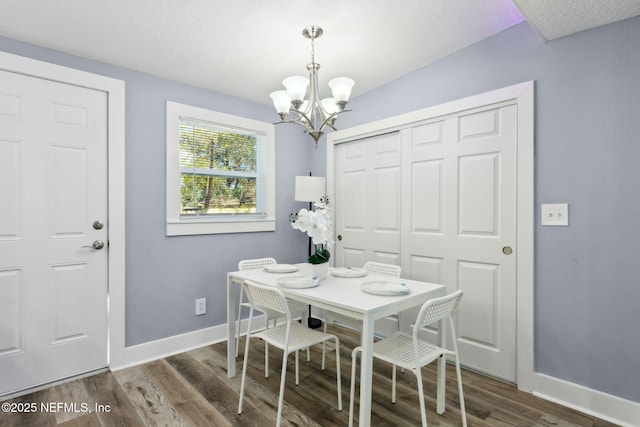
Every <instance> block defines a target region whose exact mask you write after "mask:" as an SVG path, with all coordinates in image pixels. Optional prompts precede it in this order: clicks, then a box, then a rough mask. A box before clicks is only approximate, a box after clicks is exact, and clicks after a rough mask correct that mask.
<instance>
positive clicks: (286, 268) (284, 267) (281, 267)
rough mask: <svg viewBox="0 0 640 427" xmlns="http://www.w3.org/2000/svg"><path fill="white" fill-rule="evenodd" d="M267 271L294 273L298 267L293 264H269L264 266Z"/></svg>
mask: <svg viewBox="0 0 640 427" xmlns="http://www.w3.org/2000/svg"><path fill="white" fill-rule="evenodd" d="M262 268H263V269H264V271H266V272H267V273H293V272H294V271H298V267H296V266H295V265H291V264H269V265H265V266H264V267H262Z"/></svg>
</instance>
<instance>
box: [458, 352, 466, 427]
mask: <svg viewBox="0 0 640 427" xmlns="http://www.w3.org/2000/svg"><path fill="white" fill-rule="evenodd" d="M456 377H457V378H458V395H459V399H460V415H462V427H467V413H466V411H465V407H464V395H463V393H462V374H461V373H460V360H459V359H458V354H457V353H456Z"/></svg>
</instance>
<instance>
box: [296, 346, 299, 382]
mask: <svg viewBox="0 0 640 427" xmlns="http://www.w3.org/2000/svg"><path fill="white" fill-rule="evenodd" d="M299 353H300V352H299V351H298V350H296V385H300V356H299Z"/></svg>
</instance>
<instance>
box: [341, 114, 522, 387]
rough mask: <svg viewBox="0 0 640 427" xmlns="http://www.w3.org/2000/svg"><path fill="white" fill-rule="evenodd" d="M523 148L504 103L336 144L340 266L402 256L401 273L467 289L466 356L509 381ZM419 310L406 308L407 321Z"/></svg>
mask: <svg viewBox="0 0 640 427" xmlns="http://www.w3.org/2000/svg"><path fill="white" fill-rule="evenodd" d="M516 147H517V106H516V105H515V104H513V103H503V104H492V105H490V106H485V107H481V108H476V109H473V110H464V111H460V112H455V113H451V114H448V115H446V116H444V117H438V118H434V119H431V120H429V121H424V122H421V123H420V124H414V125H407V126H406V127H404V128H403V129H402V130H400V131H398V132H393V133H389V134H384V135H380V136H374V137H368V138H365V139H358V140H354V141H351V142H345V143H341V144H338V145H336V146H335V152H334V153H335V154H334V159H335V181H334V182H335V195H336V201H335V206H336V212H335V213H336V235H337V236H338V241H337V242H336V265H338V266H361V265H363V264H364V262H365V261H368V260H377V261H381V262H388V263H392V264H399V265H401V266H402V276H403V277H408V278H412V279H417V280H425V281H429V282H434V283H442V284H445V285H446V286H447V288H448V292H453V291H454V290H456V289H462V290H463V291H464V297H463V300H462V305H461V307H460V312H459V316H458V335H459V336H458V345H459V348H460V354H461V357H462V362H463V364H465V365H466V366H468V367H471V368H474V369H477V370H480V371H483V372H487V373H490V374H492V375H495V376H497V377H500V378H503V379H506V380H508V381H515V380H516V268H515V266H516V256H517V254H516V253H515V252H514V250H515V247H516V241H515V238H516V214H517V212H516V188H517V187H516V184H517V182H516V179H517V159H516ZM340 239H341V240H340ZM415 314H416V312H414V313H412V314H411V313H405V314H404V315H403V316H401V317H400V323H401V325H400V326H401V328H403V329H406V328H408V326H409V323H410V319H411V318H412V317H413V318H415ZM426 336H427V337H428V338H429V339H432V338H433V335H432V334H429V333H427V334H426Z"/></svg>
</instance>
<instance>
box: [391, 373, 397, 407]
mask: <svg viewBox="0 0 640 427" xmlns="http://www.w3.org/2000/svg"><path fill="white" fill-rule="evenodd" d="M391 403H396V365H393V368H391Z"/></svg>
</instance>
